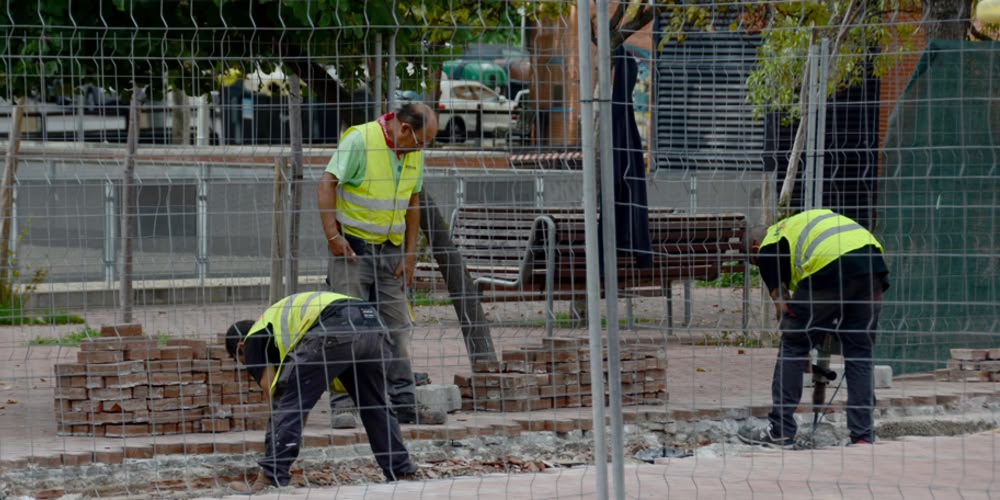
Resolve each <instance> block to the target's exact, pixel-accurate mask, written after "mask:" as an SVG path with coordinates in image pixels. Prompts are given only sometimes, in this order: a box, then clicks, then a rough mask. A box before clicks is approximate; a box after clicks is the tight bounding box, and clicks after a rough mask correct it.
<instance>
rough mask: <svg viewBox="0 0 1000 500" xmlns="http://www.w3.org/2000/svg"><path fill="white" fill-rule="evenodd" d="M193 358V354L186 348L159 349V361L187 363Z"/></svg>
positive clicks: (166, 347)
mask: <svg viewBox="0 0 1000 500" xmlns="http://www.w3.org/2000/svg"><path fill="white" fill-rule="evenodd" d="M193 358H194V353H193V352H192V351H191V348H190V347H188V346H170V345H168V346H165V347H160V360H161V361H168V360H171V359H176V360H184V361H188V360H191V359H193Z"/></svg>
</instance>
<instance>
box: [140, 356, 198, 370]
mask: <svg viewBox="0 0 1000 500" xmlns="http://www.w3.org/2000/svg"><path fill="white" fill-rule="evenodd" d="M147 366H148V370H149V372H150V373H189V372H191V371H193V368H194V362H193V361H192V360H190V359H159V360H157V361H150V362H149V363H148V364H147Z"/></svg>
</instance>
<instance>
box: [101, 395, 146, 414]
mask: <svg viewBox="0 0 1000 500" xmlns="http://www.w3.org/2000/svg"><path fill="white" fill-rule="evenodd" d="M146 404H147V403H146V400H144V399H134V398H133V399H125V400H121V401H101V411H102V412H107V413H120V412H133V411H139V410H148V409H149V408H148V407H147V406H146Z"/></svg>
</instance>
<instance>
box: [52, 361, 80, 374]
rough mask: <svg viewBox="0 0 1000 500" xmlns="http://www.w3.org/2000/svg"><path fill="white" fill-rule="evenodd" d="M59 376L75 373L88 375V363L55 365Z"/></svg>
mask: <svg viewBox="0 0 1000 500" xmlns="http://www.w3.org/2000/svg"><path fill="white" fill-rule="evenodd" d="M54 370H55V374H56V376H57V377H71V376H75V375H86V374H87V365H85V364H83V363H64V364H58V365H55V366H54Z"/></svg>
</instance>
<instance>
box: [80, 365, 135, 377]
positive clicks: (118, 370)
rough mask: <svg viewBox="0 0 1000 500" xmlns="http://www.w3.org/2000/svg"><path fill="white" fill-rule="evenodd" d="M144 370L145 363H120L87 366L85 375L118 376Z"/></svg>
mask: <svg viewBox="0 0 1000 500" xmlns="http://www.w3.org/2000/svg"><path fill="white" fill-rule="evenodd" d="M145 370H146V363H145V362H143V361H123V362H121V363H102V364H88V365H87V375H90V376H102V377H104V376H107V377H113V376H120V375H128V374H129V373H139V372H143V371H145Z"/></svg>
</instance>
